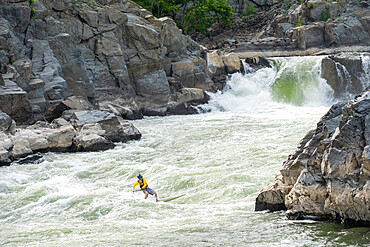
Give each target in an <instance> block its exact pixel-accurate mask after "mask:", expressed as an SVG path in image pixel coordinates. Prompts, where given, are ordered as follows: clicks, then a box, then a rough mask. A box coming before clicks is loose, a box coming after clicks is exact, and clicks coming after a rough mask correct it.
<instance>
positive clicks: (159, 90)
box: [135, 70, 170, 108]
mask: <svg viewBox="0 0 370 247" xmlns="http://www.w3.org/2000/svg"><path fill="white" fill-rule="evenodd" d="M135 89H136V93H137V95H138V97H139V99H140V101H145V103H146V104H148V103H151V105H153V106H155V107H158V108H163V107H165V106H166V104H167V102H168V98H169V96H170V88H169V84H168V80H167V77H166V73H165V72H164V71H163V70H158V71H155V72H153V73H151V74H148V75H146V76H144V77H142V78H140V79H137V80H136V81H135Z"/></svg>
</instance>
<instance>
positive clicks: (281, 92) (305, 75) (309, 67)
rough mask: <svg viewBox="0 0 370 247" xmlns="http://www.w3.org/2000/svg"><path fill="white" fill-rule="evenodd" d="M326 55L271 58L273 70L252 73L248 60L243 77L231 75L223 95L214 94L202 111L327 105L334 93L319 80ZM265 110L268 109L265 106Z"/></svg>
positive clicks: (244, 64)
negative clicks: (285, 105)
mask: <svg viewBox="0 0 370 247" xmlns="http://www.w3.org/2000/svg"><path fill="white" fill-rule="evenodd" d="M323 58H324V56H315V57H288V58H269V59H268V60H269V61H270V64H271V65H272V67H271V68H267V67H266V68H262V69H259V70H253V69H252V68H251V67H250V66H249V65H248V64H247V63H245V61H243V60H242V63H243V66H244V74H241V73H235V74H232V75H231V76H230V77H229V79H228V81H227V84H226V86H225V88H224V90H223V91H222V92H217V93H214V94H213V93H211V94H210V96H211V100H210V102H209V104H207V105H203V106H201V110H202V111H214V110H219V111H250V110H251V109H254V110H255V109H256V108H259V107H260V106H262V105H263V106H266V105H269V106H271V107H277V108H278V107H280V106H281V104H289V105H292V106H298V107H300V106H328V105H330V104H332V103H333V101H334V99H333V90H332V89H331V87H330V86H329V85H328V84H327V83H326V81H325V80H324V79H322V78H321V77H320V74H321V71H320V70H321V60H322V59H323ZM264 109H265V107H264Z"/></svg>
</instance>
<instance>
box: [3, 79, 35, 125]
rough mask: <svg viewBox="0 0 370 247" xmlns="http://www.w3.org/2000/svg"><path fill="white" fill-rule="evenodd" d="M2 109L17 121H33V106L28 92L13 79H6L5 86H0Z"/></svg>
mask: <svg viewBox="0 0 370 247" xmlns="http://www.w3.org/2000/svg"><path fill="white" fill-rule="evenodd" d="M0 110H2V111H3V112H4V113H6V114H8V115H9V116H10V117H11V118H12V119H14V120H15V121H16V122H20V123H29V122H30V121H32V116H33V115H32V108H31V105H30V102H29V100H28V98H27V93H26V92H25V91H23V90H22V89H21V88H20V87H18V86H17V85H16V84H15V82H13V81H10V80H5V86H0Z"/></svg>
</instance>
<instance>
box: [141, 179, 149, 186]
mask: <svg viewBox="0 0 370 247" xmlns="http://www.w3.org/2000/svg"><path fill="white" fill-rule="evenodd" d="M143 183H144V185H143V188H142V189H145V188H147V187H148V184H147V183H146V180H145V178H143Z"/></svg>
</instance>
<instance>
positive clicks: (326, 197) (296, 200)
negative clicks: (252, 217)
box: [256, 91, 370, 225]
mask: <svg viewBox="0 0 370 247" xmlns="http://www.w3.org/2000/svg"><path fill="white" fill-rule="evenodd" d="M369 113H370V91H366V92H365V93H363V94H362V95H361V97H357V98H356V99H354V100H351V101H349V102H348V103H347V104H337V105H334V106H333V107H332V108H331V109H330V110H329V112H328V113H327V114H326V115H325V116H324V117H323V118H322V119H321V120H320V122H319V123H318V125H317V129H316V130H314V131H310V132H308V134H307V135H306V136H305V138H303V139H302V141H301V143H300V144H299V146H298V149H297V151H296V152H295V153H294V154H293V155H291V156H289V158H288V159H287V160H286V161H285V162H284V165H283V169H282V170H281V175H282V176H281V178H279V179H278V180H277V181H276V182H275V185H274V186H273V185H270V186H268V187H267V188H266V189H264V190H263V191H262V192H261V194H260V195H259V197H258V198H257V201H256V209H259V210H265V209H273V206H274V205H276V204H282V202H284V204H285V206H286V208H287V209H289V211H288V216H289V217H290V218H293V219H296V218H305V217H308V218H315V219H325V220H327V219H330V220H339V221H342V222H343V223H348V224H365V225H368V224H369V223H370V209H369V207H368V205H369V203H370V170H369V169H370V167H369V164H370V160H369V150H370V148H369V146H370V145H369V144H370V135H369V127H370V126H369V116H370V115H369ZM269 195H272V196H269ZM277 195H278V196H277ZM281 195H284V197H282V196H281ZM282 198H283V199H282ZM257 205H258V206H259V207H258V208H257ZM261 205H263V206H264V207H261ZM266 205H267V206H266Z"/></svg>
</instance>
